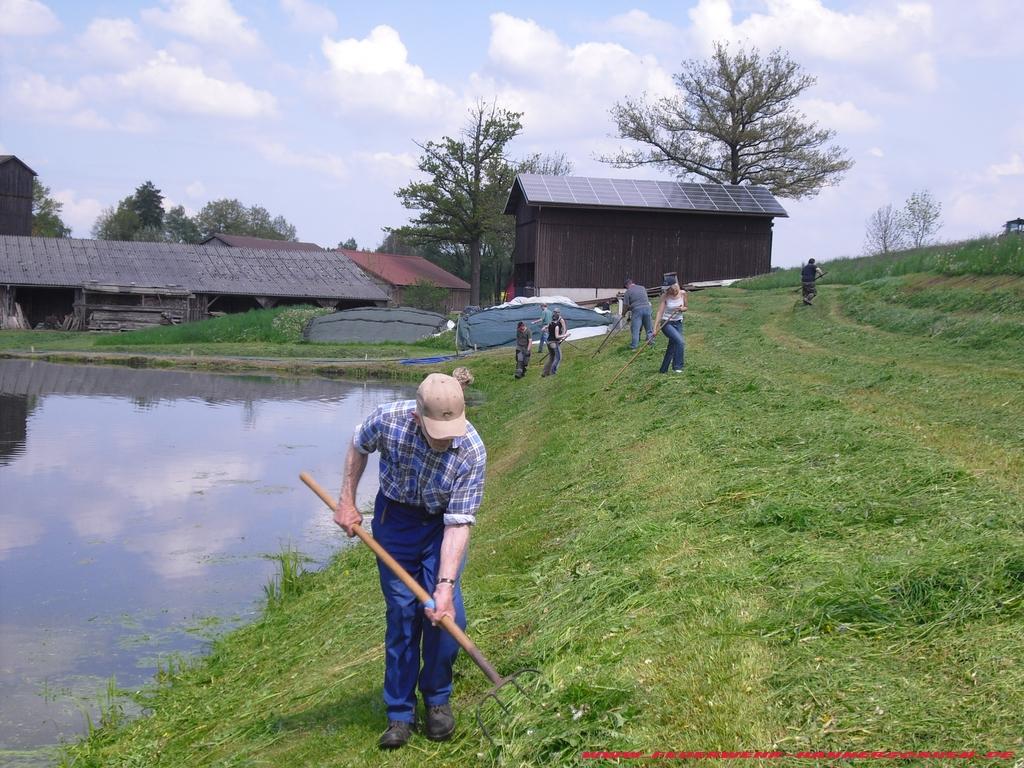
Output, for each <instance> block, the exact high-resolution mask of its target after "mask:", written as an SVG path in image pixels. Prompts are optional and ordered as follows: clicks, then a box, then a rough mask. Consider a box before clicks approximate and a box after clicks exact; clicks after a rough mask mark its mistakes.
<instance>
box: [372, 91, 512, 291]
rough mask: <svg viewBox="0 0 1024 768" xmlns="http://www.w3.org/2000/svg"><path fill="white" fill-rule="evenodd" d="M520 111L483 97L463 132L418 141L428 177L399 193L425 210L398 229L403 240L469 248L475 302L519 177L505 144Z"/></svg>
mask: <svg viewBox="0 0 1024 768" xmlns="http://www.w3.org/2000/svg"><path fill="white" fill-rule="evenodd" d="M521 117H522V113H520V112H510V111H508V110H505V109H501V108H499V107H498V106H497V105H496V104H493V103H492V104H487V103H484V102H478V103H477V104H476V105H475V106H473V107H472V108H471V109H470V111H469V119H468V120H467V122H466V125H465V126H464V127H463V129H462V131H461V134H460V136H459V137H458V138H452V137H450V136H444V137H442V139H441V140H440V141H436V142H435V141H427V142H426V143H424V144H417V146H418V147H419V148H420V150H421V151H422V154H421V155H420V160H419V169H420V170H421V171H422V172H423V173H424V174H426V175H427V177H428V178H427V180H426V181H418V182H417V181H414V182H410V183H409V184H408V185H406V186H404V187H402V188H401V189H399V190H398V192H397V193H396V194H397V195H398V197H399V198H400V199H401V201H402V204H403V205H404V206H405V207H406V208H410V209H412V210H418V211H419V212H420V213H419V216H417V217H416V218H415V219H413V220H412V221H411V222H410V223H409V224H408V226H405V227H402V228H401V229H398V230H393V232H394V233H395V234H397V235H399V236H400V238H401V239H402V240H405V241H408V242H411V243H413V244H423V245H427V244H431V243H438V244H442V243H443V244H446V245H447V246H448V247H454V248H458V247H460V246H462V247H465V248H466V250H468V252H469V265H470V269H469V272H470V277H469V284H470V303H472V304H476V305H478V304H479V303H480V263H481V258H480V257H481V253H482V251H483V247H484V243H485V242H486V241H487V239H488V238H489V237H491V236H493V235H494V233H496V232H498V231H499V230H500V229H501V227H502V206H503V204H504V202H505V197H506V196H507V195H508V190H509V188H510V187H511V186H512V180H513V179H514V178H515V170H514V167H513V165H512V164H511V163H510V162H509V161H508V159H507V158H506V156H505V147H506V145H507V144H508V143H509V142H510V141H511V140H512V139H513V138H514V137H515V136H516V134H518V133H519V132H520V131H521V130H522V127H523V126H522V123H521V122H520V118H521ZM389 231H391V230H389Z"/></svg>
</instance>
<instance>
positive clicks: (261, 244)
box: [201, 232, 323, 251]
mask: <svg viewBox="0 0 1024 768" xmlns="http://www.w3.org/2000/svg"><path fill="white" fill-rule="evenodd" d="M215 240H219V241H220V243H217V242H213V241H215ZM220 244H223V245H226V246H228V247H230V248H262V249H264V250H267V251H321V250H323V249H322V248H321V247H320V246H319V245H317V244H316V243H302V242H298V241H295V240H271V239H269V238H266V237H250V236H249V235H225V234H223V233H221V232H218V233H217V234H216V235H210V236H209V237H208V238H206V239H205V240H203V242H202V243H201V245H220Z"/></svg>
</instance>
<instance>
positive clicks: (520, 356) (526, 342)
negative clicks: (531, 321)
mask: <svg viewBox="0 0 1024 768" xmlns="http://www.w3.org/2000/svg"><path fill="white" fill-rule="evenodd" d="M532 351H533V336H532V334H531V333H530V329H529V328H528V327H527V326H526V323H524V322H523V321H522V320H520V321H519V325H517V326H516V378H517V379H521V378H523V376H525V375H526V366H528V365H529V364H530V353H531V352H532Z"/></svg>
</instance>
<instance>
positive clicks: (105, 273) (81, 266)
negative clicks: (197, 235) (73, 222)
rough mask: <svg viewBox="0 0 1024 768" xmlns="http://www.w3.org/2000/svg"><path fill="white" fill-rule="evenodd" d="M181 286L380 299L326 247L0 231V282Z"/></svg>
mask: <svg viewBox="0 0 1024 768" xmlns="http://www.w3.org/2000/svg"><path fill="white" fill-rule="evenodd" d="M93 281H96V282H98V283H104V284H114V285H131V284H132V283H135V284H136V285H140V286H141V285H145V286H154V287H155V286H180V287H184V288H188V289H189V290H190V291H193V292H194V293H220V294H243V295H249V296H301V297H309V298H339V299H357V300H366V301H385V300H387V295H386V294H385V293H384V291H383V290H381V288H380V287H379V286H378V285H376V284H375V283H374V282H373V280H371V279H370V277H369V276H367V275H366V273H364V272H363V271H362V270H361V269H360V268H359V267H357V266H356V265H355V264H354V263H353V262H352V260H351V259H348V258H347V257H345V256H344V255H339V254H337V253H334V252H332V251H268V250H263V249H256V248H226V247H224V246H211V245H190V244H181V243H141V242H123V241H119V240H76V239H71V238H62V237H15V236H12V235H2V236H0V284H8V285H12V284H13V285H38V286H53V287H77V286H81V285H83V284H85V283H89V282H93Z"/></svg>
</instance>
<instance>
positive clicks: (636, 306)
mask: <svg viewBox="0 0 1024 768" xmlns="http://www.w3.org/2000/svg"><path fill="white" fill-rule="evenodd" d="M627 313H628V314H629V315H630V321H629V322H630V326H629V329H630V331H631V333H632V336H631V337H630V341H629V348H630V349H636V348H637V347H638V346H640V326H641V325H643V327H644V330H645V331H646V332H647V340H648V341H650V340H651V336H653V335H654V326H653V325H652V324H651V300H650V299H649V298H647V289H646V288H644V287H643V286H642V285H637V284H636V283H634V282H633V279H632V278H629V279H628V280H626V294H625V296H623V297H622V315H623V317H625V316H626V314H627Z"/></svg>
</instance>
